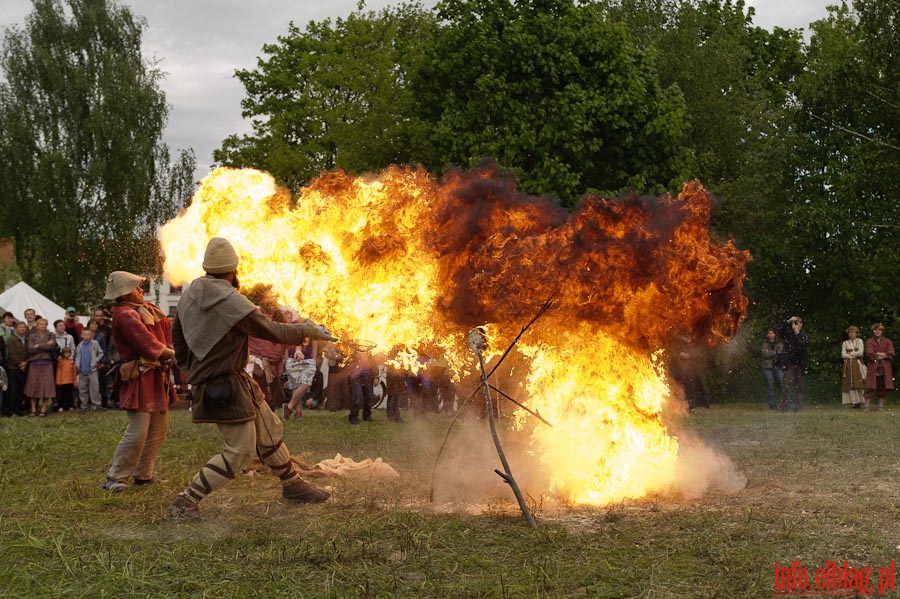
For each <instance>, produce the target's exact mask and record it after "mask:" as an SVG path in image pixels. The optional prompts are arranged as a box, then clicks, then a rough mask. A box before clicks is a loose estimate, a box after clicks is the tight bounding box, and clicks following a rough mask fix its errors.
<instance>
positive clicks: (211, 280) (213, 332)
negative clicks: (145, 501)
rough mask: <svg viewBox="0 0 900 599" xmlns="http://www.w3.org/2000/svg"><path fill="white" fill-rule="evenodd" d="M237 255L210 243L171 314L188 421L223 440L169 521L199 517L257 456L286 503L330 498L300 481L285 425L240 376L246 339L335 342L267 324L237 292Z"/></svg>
mask: <svg viewBox="0 0 900 599" xmlns="http://www.w3.org/2000/svg"><path fill="white" fill-rule="evenodd" d="M237 269H238V256H237V252H235V251H234V247H232V245H231V243H229V242H228V241H227V240H226V239H223V238H221V237H213V238H212V239H211V240H210V241H209V243H208V244H207V246H206V252H205V254H204V256H203V270H204V271H206V275H205V276H202V277H199V278H197V279H194V280H193V281H192V282H191V284H190V285H189V286H188V287H187V289H186V290H185V292H184V294H183V295H182V296H181V300H180V301H179V302H178V310H177V311H176V314H175V322H174V323H173V325H172V340H173V342H174V345H175V356H176V358H177V359H178V363H179V364H181V365H183V367H184V369H185V375H186V377H187V382H188V383H189V384H191V385H192V392H193V397H194V402H193V406H192V409H191V416H192V418H193V420H194V422H197V423H203V422H210V423H215V424H216V425H217V426H218V427H219V432H220V433H221V435H222V437H223V440H224V447H223V449H222V451H221V452H219V453H218V454H216V455H214V456H213V457H211V458H210V459H209V460H208V461H207V462H206V464H204V465H203V466H202V467H201V468H200V471H199V472H197V474H196V475H194V477H193V479H192V480H191V482H190V484H189V485H188V487H187V488H186V489H185V490H184V491H183V492H181V493H180V494H179V495H178V496H177V497H175V499H174V500H173V501H172V505H170V506H169V507H168V509H167V510H166V511H167V513H168V514H169V515H170V516H173V517H180V518H199V517H200V506H199V502H200V501H201V500H202V499H203V498H204V497H206V496H207V495H209V494H210V493H212V492H213V491H214V490H216V489H218V488H220V487H222V486H223V485H225V484H226V483H227V482H228V481H229V480H230V479H232V478H234V476H235V474H236V473H238V472H241V471H242V470H243V469H244V468H245V467H246V466H247V464H248V463H249V461H250V458H251V457H252V456H253V455H254V454H256V455H259V457H260V459H261V460H262V461H263V463H265V464H266V465H267V466H268V467H269V468H270V469H271V470H272V472H273V473H274V474H275V475H276V476H278V478H279V479H280V480H281V486H282V489H281V494H282V497H284V498H285V499H289V500H293V501H298V502H302V503H319V502H322V501H325V500H326V499H328V497H329V494H328V493H326V492H325V491H322V490H321V489H317V488H316V487H314V486H313V485H310V484H309V483H307V482H306V481H304V480H303V479H302V478H301V477H300V474H299V473H298V472H297V469H296V467H295V465H294V462H293V460H291V452H290V449H289V448H288V446H287V445H286V444H285V443H284V439H283V436H282V433H283V431H284V425H283V424H282V422H281V419H280V418H278V417H277V416H276V415H275V414H274V413H273V412H272V410H271V408H269V404H268V403H266V401H265V398H264V397H263V394H262V391H261V390H260V389H259V385H257V384H256V382H255V381H254V380H253V378H252V377H250V376H249V375H248V374H247V372H246V371H245V370H244V368H245V366H246V365H247V359H248V356H249V354H250V351H249V344H250V337H259V338H262V339H269V340H270V341H275V342H277V343H286V344H292V345H296V344H298V343H300V341H302V340H303V338H304V337H306V336H311V337H315V338H317V339H327V340H331V341H337V339H336V338H334V337H332V336H331V332H330V331H329V330H328V329H326V328H325V327H324V326H322V325H317V324H316V323H314V322H312V321H311V320H308V321H306V322H304V323H302V324H299V325H289V324H283V323H277V322H272V321H270V320H269V319H268V318H266V317H265V316H263V315H262V314H261V313H260V312H258V311H257V310H256V306H254V305H253V303H252V302H250V300H248V299H247V298H246V297H245V296H243V295H241V294H239V293H238V292H237V289H238V287H239V286H240V283H239V282H238V277H237Z"/></svg>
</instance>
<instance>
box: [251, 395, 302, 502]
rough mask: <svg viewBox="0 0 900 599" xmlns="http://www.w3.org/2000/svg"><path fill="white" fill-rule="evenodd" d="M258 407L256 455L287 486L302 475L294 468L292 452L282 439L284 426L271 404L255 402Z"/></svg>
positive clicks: (255, 422)
mask: <svg viewBox="0 0 900 599" xmlns="http://www.w3.org/2000/svg"><path fill="white" fill-rule="evenodd" d="M254 404H255V405H256V420H255V421H254V424H255V425H256V453H257V454H259V459H261V460H262V461H263V463H264V464H265V465H266V466H268V467H269V468H271V469H272V471H273V472H274V473H275V475H276V476H278V478H279V479H280V480H281V484H282V486H287V485H289V484H291V483H293V482H295V481H297V480H300V475H299V474H298V473H297V469H296V468H294V462H293V461H292V460H291V451H290V450H289V449H288V447H287V445H285V444H284V440H283V439H282V432H283V431H284V426H283V425H282V423H281V419H280V418H278V417H277V416H276V415H275V413H274V412H273V411H272V409H271V408H270V407H269V404H268V403H266V402H265V401H255V402H254Z"/></svg>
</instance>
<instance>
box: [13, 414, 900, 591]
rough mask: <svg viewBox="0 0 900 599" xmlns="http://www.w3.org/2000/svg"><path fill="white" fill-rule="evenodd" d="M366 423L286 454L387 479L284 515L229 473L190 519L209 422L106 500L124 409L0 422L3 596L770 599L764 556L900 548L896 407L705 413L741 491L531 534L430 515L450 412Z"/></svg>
mask: <svg viewBox="0 0 900 599" xmlns="http://www.w3.org/2000/svg"><path fill="white" fill-rule="evenodd" d="M376 417H377V418H379V419H378V420H376V421H375V422H373V423H371V424H369V423H364V424H361V425H359V426H349V425H348V424H347V421H346V416H345V414H343V413H329V412H309V411H308V412H306V418H305V419H304V420H303V421H302V422H300V423H294V422H291V423H288V424H287V426H286V432H285V440H286V442H287V443H288V445H289V446H290V448H291V450H292V452H293V453H294V454H295V455H296V454H299V455H302V456H303V457H304V458H305V459H306V460H307V461H309V462H313V463H314V462H317V461H319V460H321V459H325V458H330V457H333V456H334V454H336V453H341V454H343V455H345V456H349V457H352V458H354V459H362V458H365V457H373V458H374V457H382V458H384V460H385V461H386V462H388V463H390V464H391V465H392V466H394V467H395V468H396V469H397V470H398V471H399V472H400V473H401V475H402V476H401V479H400V480H399V481H388V482H385V481H365V480H356V479H345V478H327V479H316V480H314V482H316V483H317V484H323V485H328V486H331V487H332V490H333V497H332V499H331V500H329V501H328V502H326V503H325V504H323V505H316V506H304V507H298V506H293V505H289V504H287V503H285V502H284V501H283V500H282V499H281V495H280V489H279V487H278V484H277V481H276V479H275V478H274V477H273V476H270V475H259V476H240V477H238V478H237V479H236V480H234V481H232V482H231V483H230V484H229V485H228V486H227V487H226V488H224V489H223V490H221V491H218V492H216V493H214V494H213V495H211V496H210V497H209V498H208V499H207V500H206V501H204V502H203V504H202V505H201V510H202V514H203V518H202V519H201V521H199V522H193V523H180V522H172V521H169V520H167V519H165V517H164V511H165V507H166V506H167V505H168V504H169V502H170V501H171V499H172V497H173V496H174V495H175V494H176V493H177V492H178V491H180V490H181V489H182V488H183V487H184V485H185V484H186V483H187V481H188V480H189V478H190V477H191V476H192V475H193V474H194V472H195V471H196V470H197V468H198V467H199V466H200V465H201V464H202V463H203V462H204V461H205V460H206V459H207V458H209V457H210V456H212V455H213V454H214V453H216V452H217V451H219V449H220V446H221V439H220V437H219V435H218V431H217V430H216V428H215V427H214V426H211V425H194V424H192V423H191V422H190V414H189V413H187V412H185V411H180V410H176V411H173V412H172V415H171V419H170V433H169V437H168V439H167V440H166V443H165V445H164V446H163V450H162V453H161V455H160V458H159V461H158V464H157V476H159V477H161V478H164V479H166V480H168V481H169V482H167V483H164V484H162V485H154V486H151V487H143V488H133V489H130V490H129V491H126V492H124V493H120V494H110V493H107V492H105V491H103V490H101V489H100V488H99V485H100V483H101V482H102V480H103V478H104V475H105V472H106V470H107V468H108V467H109V461H110V460H111V458H112V453H113V450H114V449H115V446H116V444H117V443H118V441H119V438H120V436H121V433H122V431H123V430H124V428H125V415H124V413H121V412H113V411H110V412H105V413H98V414H84V415H81V414H58V415H53V416H51V417H49V418H41V419H37V418H13V419H3V420H0V505H2V506H3V510H2V511H0V596H2V597H39V598H44V597H92V598H96V597H151V596H153V597H191V598H203V597H209V598H216V599H221V598H223V597H250V596H253V597H267V598H268V597H335V598H337V597H341V598H343V597H353V598H359V597H362V598H367V599H368V598H373V597H384V598H387V597H392V598H393V597H487V598H492V597H497V598H505V597H529V598H544V597H546V598H550V597H553V598H556V597H643V598H656V597H728V598H732V597H771V596H772V588H773V566H774V563H775V562H776V561H778V562H780V563H782V564H786V563H787V564H789V563H790V562H792V561H794V560H799V561H800V562H802V563H803V565H804V566H806V567H807V568H810V570H811V573H814V568H816V567H820V566H824V565H825V562H826V560H836V561H838V562H842V561H843V560H848V561H849V562H850V564H851V565H853V566H856V567H860V566H869V567H874V568H877V567H879V566H881V567H883V566H887V565H889V563H890V561H891V560H892V559H895V558H896V555H897V547H898V546H900V525H898V522H900V501H898V499H897V481H898V480H900V477H898V474H900V466H898V463H897V460H896V458H895V455H896V450H897V426H898V424H900V421H898V418H900V412H898V410H897V409H896V407H894V406H892V407H891V410H889V411H888V412H886V413H869V414H864V413H862V412H859V411H856V410H850V409H845V408H841V407H839V406H825V407H822V406H820V407H815V408H809V409H807V410H806V411H805V412H802V413H798V414H778V413H772V412H770V411H768V410H766V409H764V406H760V405H759V404H754V405H751V404H740V403H732V404H728V405H725V406H714V407H713V409H712V410H709V411H707V410H700V411H698V412H697V413H695V414H694V415H692V416H691V417H689V419H687V421H686V422H685V426H686V428H687V429H688V430H690V431H691V432H692V433H693V434H694V435H696V436H698V437H699V438H701V439H703V440H704V441H705V442H706V443H707V444H708V445H710V446H712V447H714V448H716V449H717V450H719V451H720V452H722V453H724V454H726V455H727V456H729V457H730V458H731V460H732V461H733V462H734V463H735V465H736V466H737V468H738V469H739V470H740V471H741V472H742V473H743V474H744V475H745V476H746V477H747V486H746V488H745V489H743V490H742V491H739V492H737V493H735V494H724V493H710V494H707V495H706V496H704V497H702V498H699V499H688V498H661V497H656V498H649V499H644V500H640V501H631V502H623V503H620V504H616V505H612V506H607V507H603V508H584V507H563V508H559V507H556V508H551V507H550V506H549V505H545V504H543V503H540V502H538V504H537V505H536V506H535V510H536V514H535V515H536V518H537V520H538V525H539V530H537V531H532V530H531V529H530V528H529V527H528V526H527V524H526V523H525V521H524V520H523V519H522V517H521V515H520V514H519V512H518V508H517V507H516V505H515V502H514V500H513V498H512V495H511V493H508V496H507V497H504V498H502V499H501V500H496V499H494V500H489V501H488V502H487V503H486V504H485V506H483V509H481V510H479V513H477V514H467V513H462V512H460V511H458V510H457V511H450V512H449V513H448V512H447V511H446V510H443V509H440V508H438V507H436V506H432V505H431V504H429V503H428V501H427V499H428V491H429V486H430V476H431V470H432V464H433V461H434V457H435V454H436V452H437V448H438V446H439V445H440V441H441V439H442V437H443V434H444V432H445V431H446V428H447V426H448V423H449V418H448V417H445V416H441V415H437V416H433V417H431V418H430V419H429V420H427V421H417V422H414V423H407V424H404V425H394V424H392V423H389V422H387V421H386V420H385V419H384V416H383V414H381V413H378V414H377V416H376ZM488 435H489V433H488V431H487V428H486V426H485V428H484V436H485V438H487V437H488ZM485 468H487V469H488V470H489V471H490V470H492V469H493V466H485ZM514 472H515V470H514ZM874 583H877V580H876V581H874ZM874 583H873V584H874ZM891 593H896V591H891V592H889V593H887V595H886V596H892V595H891ZM893 596H896V595H893Z"/></svg>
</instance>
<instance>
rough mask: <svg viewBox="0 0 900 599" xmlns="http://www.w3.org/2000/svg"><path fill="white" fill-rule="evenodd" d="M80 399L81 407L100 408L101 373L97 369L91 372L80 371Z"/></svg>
mask: <svg viewBox="0 0 900 599" xmlns="http://www.w3.org/2000/svg"><path fill="white" fill-rule="evenodd" d="M78 399H80V400H81V409H82V410H84V409H87V408H88V407H90V408H92V409H93V408H99V407H100V406H101V404H100V375H98V374H97V371H96V370H95V371H94V372H92V373H90V374H81V373H80V372H79V373H78Z"/></svg>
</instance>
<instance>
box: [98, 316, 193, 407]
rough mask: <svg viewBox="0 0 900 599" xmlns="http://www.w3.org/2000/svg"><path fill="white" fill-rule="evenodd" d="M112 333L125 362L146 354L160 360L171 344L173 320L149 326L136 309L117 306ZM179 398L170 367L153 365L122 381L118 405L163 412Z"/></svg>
mask: <svg viewBox="0 0 900 599" xmlns="http://www.w3.org/2000/svg"><path fill="white" fill-rule="evenodd" d="M112 335H113V340H114V341H115V342H116V348H117V349H118V350H119V357H120V358H121V360H122V361H123V362H128V361H129V360H134V359H136V358H139V357H143V358H144V359H145V360H150V361H157V360H159V356H160V355H161V354H162V353H163V351H165V349H166V348H167V347H172V323H171V322H170V321H169V319H168V318H163V319H161V320H160V321H159V322H157V323H156V324H155V325H146V324H144V322H143V321H142V320H141V315H140V314H139V313H138V311H137V310H135V309H134V308H130V307H128V306H119V305H115V306H113V308H112ZM173 401H177V397H176V396H175V389H174V387H173V386H172V385H171V384H170V383H169V370H168V368H166V369H160V368H153V369H150V370H148V371H147V372H144V373H143V374H141V375H140V376H139V377H138V378H136V379H134V380H133V381H128V382H127V383H125V382H120V383H119V407H120V408H122V409H124V410H137V411H139V412H163V411H166V410H168V409H169V404H170V403H171V402H173Z"/></svg>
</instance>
